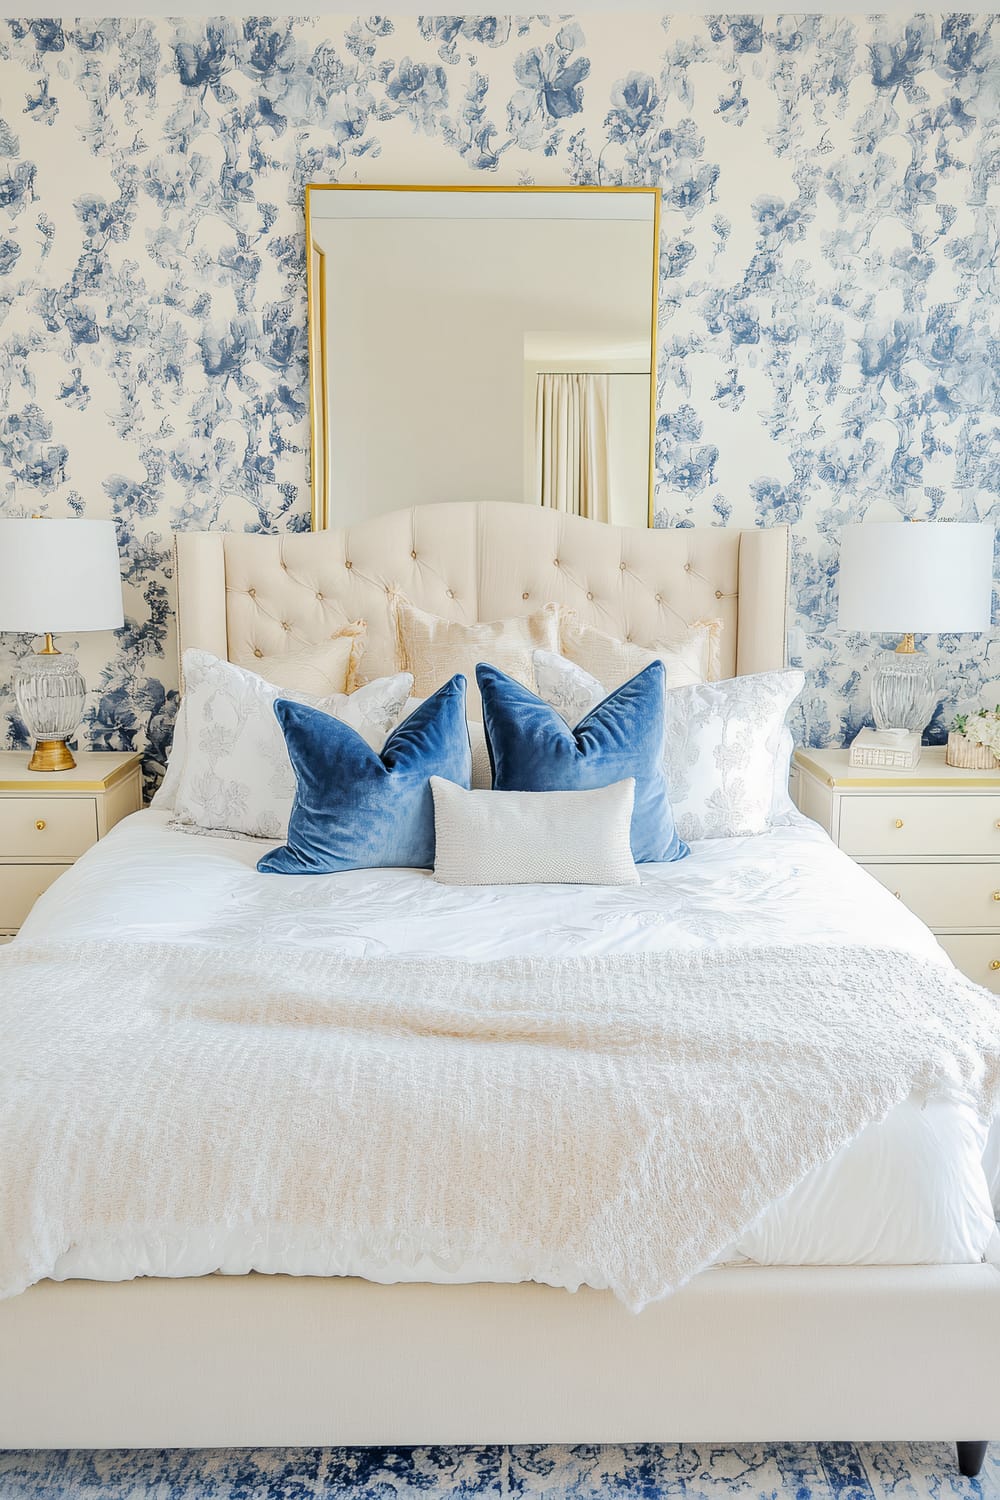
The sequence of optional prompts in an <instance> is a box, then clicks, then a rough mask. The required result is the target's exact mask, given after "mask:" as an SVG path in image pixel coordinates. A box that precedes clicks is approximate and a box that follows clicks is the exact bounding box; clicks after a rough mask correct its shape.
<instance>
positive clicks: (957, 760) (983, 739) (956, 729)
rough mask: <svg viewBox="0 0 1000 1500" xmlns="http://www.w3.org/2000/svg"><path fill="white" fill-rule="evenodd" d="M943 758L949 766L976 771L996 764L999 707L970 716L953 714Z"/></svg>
mask: <svg viewBox="0 0 1000 1500" xmlns="http://www.w3.org/2000/svg"><path fill="white" fill-rule="evenodd" d="M946 759H947V761H948V764H949V765H952V766H967V767H973V768H976V769H979V770H983V769H989V768H992V767H993V766H995V765H996V764H997V762H998V761H1000V704H998V705H997V707H996V708H981V709H979V710H978V712H976V713H974V714H956V715H955V717H954V719H953V720H952V722H951V728H950V730H949V733H948V750H947V755H946Z"/></svg>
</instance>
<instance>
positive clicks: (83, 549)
mask: <svg viewBox="0 0 1000 1500" xmlns="http://www.w3.org/2000/svg"><path fill="white" fill-rule="evenodd" d="M122 624H124V615H123V613H122V575H121V564H120V562H119V558H118V542H117V538H116V535H115V525H114V522H113V521H82V520H81V521H50V520H48V519H41V520H37V521H0V630H19V631H24V632H26V633H30V634H31V635H43V634H44V633H45V632H46V631H52V632H55V631H60V630H69V631H73V632H76V631H83V630H117V629H118V628H119V626H121V625H122Z"/></svg>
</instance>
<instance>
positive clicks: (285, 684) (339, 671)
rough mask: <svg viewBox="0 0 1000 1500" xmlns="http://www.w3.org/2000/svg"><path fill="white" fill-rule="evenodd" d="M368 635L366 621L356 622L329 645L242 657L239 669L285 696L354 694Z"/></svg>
mask: <svg viewBox="0 0 1000 1500" xmlns="http://www.w3.org/2000/svg"><path fill="white" fill-rule="evenodd" d="M367 634H368V626H367V623H366V622H365V621H364V620H352V621H351V623H350V624H349V625H344V626H343V627H342V628H341V629H340V630H338V631H337V633H336V635H333V636H331V637H330V639H329V640H328V641H317V643H316V645H315V646H303V647H302V648H301V649H300V650H298V651H286V652H284V653H283V654H282V655H275V656H266V655H265V654H264V653H263V652H260V653H259V654H258V652H256V651H254V652H252V653H251V654H250V655H248V656H241V657H240V658H239V659H238V660H237V662H236V665H237V666H238V667H242V668H243V669H244V671H246V672H255V673H256V674H257V676H258V677H263V678H264V681H265V682H270V683H273V684H274V686H275V687H279V688H281V690H282V692H284V693H315V694H317V695H318V696H319V697H321V698H326V697H328V696H329V694H330V693H353V692H354V690H355V688H356V687H357V686H358V667H359V665H360V663H361V657H362V655H363V654H364V649H365V640H366V637H367Z"/></svg>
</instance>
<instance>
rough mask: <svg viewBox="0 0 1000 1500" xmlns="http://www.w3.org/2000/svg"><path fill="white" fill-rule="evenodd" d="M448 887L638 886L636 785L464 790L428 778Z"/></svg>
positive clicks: (438, 873) (437, 874) (440, 869)
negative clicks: (558, 789)
mask: <svg viewBox="0 0 1000 1500" xmlns="http://www.w3.org/2000/svg"><path fill="white" fill-rule="evenodd" d="M431 792H432V793H433V796H434V838H435V854H434V879H435V880H440V881H441V882H442V883H443V884H445V885H551V884H560V885H638V884H639V875H638V872H637V870H636V867H635V861H634V860H633V858H632V849H631V845H630V829H631V826H632V804H633V800H634V797H635V781H634V779H632V778H631V777H629V779H628V780H626V781H616V782H614V783H613V785H611V786H604V787H599V788H597V789H596V790H592V791H586V792H467V791H464V790H463V789H462V788H461V787H459V786H455V784H454V783H453V782H450V781H444V780H442V779H441V777H440V776H432V777H431Z"/></svg>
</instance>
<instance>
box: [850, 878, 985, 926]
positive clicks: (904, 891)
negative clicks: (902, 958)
mask: <svg viewBox="0 0 1000 1500" xmlns="http://www.w3.org/2000/svg"><path fill="white" fill-rule="evenodd" d="M864 868H865V869H866V870H867V871H868V873H869V875H874V876H875V879H876V880H878V881H881V883H882V885H884V886H885V887H886V888H887V889H888V890H890V891H892V893H893V895H894V896H898V897H899V899H900V900H901V901H902V902H903V903H904V904H905V905H906V906H908V907H909V908H910V910H911V911H912V912H915V913H916V914H917V916H918V917H919V918H920V920H921V921H922V922H926V923H927V925H928V927H933V928H934V929H935V931H937V930H938V929H939V928H941V927H955V928H957V929H958V930H959V931H962V929H964V928H969V927H993V926H996V925H1000V864H997V865H958V864H950V865H865V866H864Z"/></svg>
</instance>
